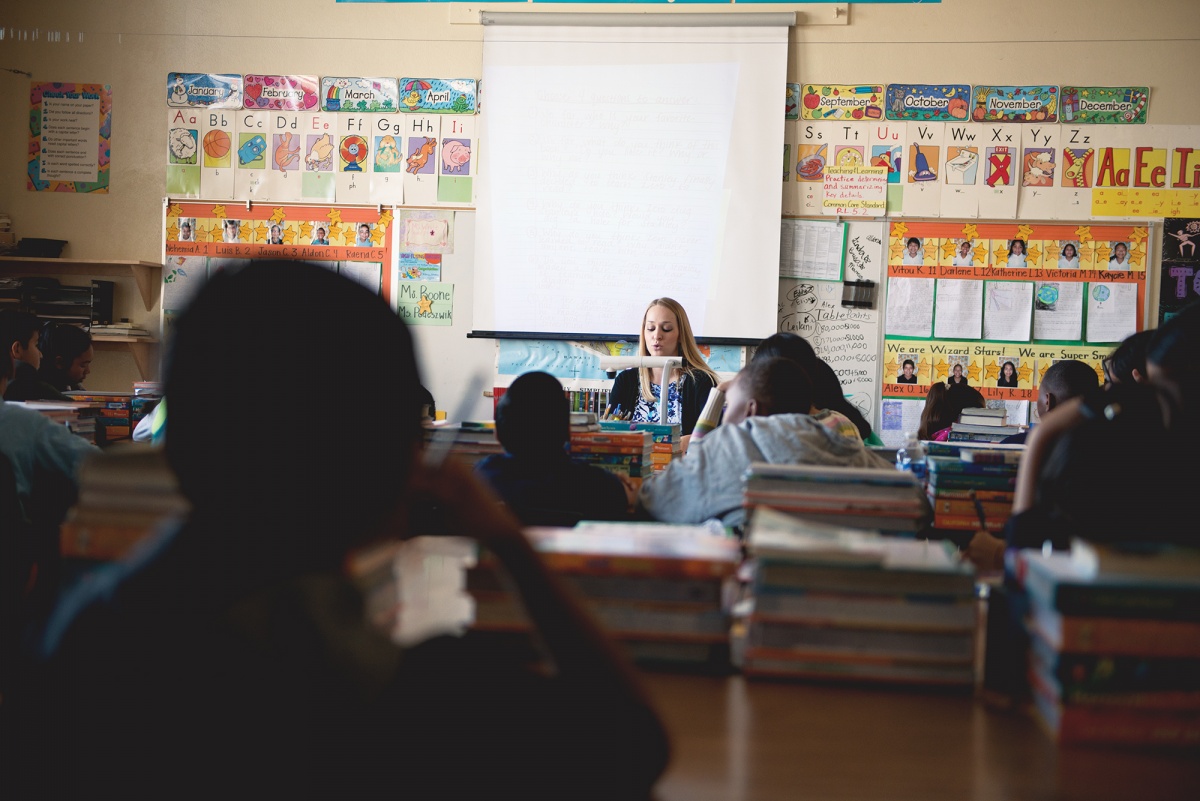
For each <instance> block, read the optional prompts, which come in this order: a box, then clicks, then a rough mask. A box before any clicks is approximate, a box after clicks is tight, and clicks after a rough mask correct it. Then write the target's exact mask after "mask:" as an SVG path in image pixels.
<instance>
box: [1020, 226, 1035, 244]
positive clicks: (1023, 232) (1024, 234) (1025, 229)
mask: <svg viewBox="0 0 1200 801" xmlns="http://www.w3.org/2000/svg"><path fill="white" fill-rule="evenodd" d="M1031 236H1033V229H1032V228H1031V227H1029V226H1028V225H1021V227H1020V228H1018V229H1017V239H1024V240H1025V241H1026V242H1028V241H1029V238H1030V237H1031Z"/></svg>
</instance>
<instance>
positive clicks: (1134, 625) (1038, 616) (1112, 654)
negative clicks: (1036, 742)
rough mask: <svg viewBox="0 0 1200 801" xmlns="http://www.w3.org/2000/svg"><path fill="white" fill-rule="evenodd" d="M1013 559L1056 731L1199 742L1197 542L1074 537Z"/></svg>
mask: <svg viewBox="0 0 1200 801" xmlns="http://www.w3.org/2000/svg"><path fill="white" fill-rule="evenodd" d="M1139 545H1140V546H1141V547H1143V548H1144V543H1142V544H1139ZM1097 556H1099V558H1096V557H1097ZM1110 564H1111V567H1110V566H1109V565H1110ZM1015 567H1016V573H1017V577H1018V579H1019V580H1020V582H1021V584H1022V586H1023V587H1024V588H1025V591H1026V593H1027V595H1028V597H1029V608H1030V614H1029V618H1028V620H1027V623H1026V626H1027V629H1028V631H1029V634H1030V657H1029V679H1030V684H1031V687H1032V690H1033V699H1034V704H1035V708H1036V714H1037V717H1038V719H1039V721H1040V722H1041V723H1042V724H1043V725H1044V726H1045V728H1046V729H1047V730H1048V731H1049V732H1050V734H1051V735H1052V736H1053V737H1054V738H1055V739H1056V740H1058V741H1059V742H1062V743H1102V744H1108V745H1124V746H1156V745H1157V746H1169V747H1172V748H1175V747H1188V748H1196V747H1198V746H1200V551H1196V550H1194V549H1192V550H1186V549H1180V548H1171V547H1165V548H1163V549H1162V552H1161V553H1158V554H1153V555H1149V556H1133V557H1130V556H1128V555H1126V554H1122V553H1120V552H1118V551H1116V550H1113V549H1112V547H1111V546H1108V547H1104V546H1091V545H1089V544H1087V543H1080V542H1076V543H1075V545H1074V546H1073V548H1072V553H1071V554H1064V553H1057V554H1048V555H1043V554H1042V553H1041V552H1039V551H1032V550H1030V551H1021V552H1020V553H1018V554H1017V557H1016V564H1015Z"/></svg>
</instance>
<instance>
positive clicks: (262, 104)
mask: <svg viewBox="0 0 1200 801" xmlns="http://www.w3.org/2000/svg"><path fill="white" fill-rule="evenodd" d="M242 91H243V94H244V95H245V106H246V108H249V109H270V110H272V111H312V110H313V109H315V108H316V107H317V91H318V83H317V79H316V76H314V75H247V76H246V83H245V86H244V88H243V90H242Z"/></svg>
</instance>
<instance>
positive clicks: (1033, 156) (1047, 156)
mask: <svg viewBox="0 0 1200 801" xmlns="http://www.w3.org/2000/svg"><path fill="white" fill-rule="evenodd" d="M1021 164H1022V172H1021V186H1054V148H1052V147H1027V148H1025V155H1024V158H1023V159H1022V161H1021Z"/></svg>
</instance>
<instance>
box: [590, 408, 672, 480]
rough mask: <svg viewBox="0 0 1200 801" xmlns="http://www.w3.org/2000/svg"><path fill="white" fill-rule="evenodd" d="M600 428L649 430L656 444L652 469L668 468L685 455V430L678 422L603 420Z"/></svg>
mask: <svg viewBox="0 0 1200 801" xmlns="http://www.w3.org/2000/svg"><path fill="white" fill-rule="evenodd" d="M600 430H601V431H607V432H610V433H612V432H622V431H648V432H650V439H651V440H653V442H654V445H653V447H652V449H651V453H652V455H651V457H650V469H651V470H666V469H667V465H669V464H670V463H671V461H672V460H674V459H678V458H680V457H681V456H683V431H682V428H681V426H680V425H679V424H678V423H669V424H668V423H630V422H626V421H623V420H603V419H602V420H601V421H600Z"/></svg>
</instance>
